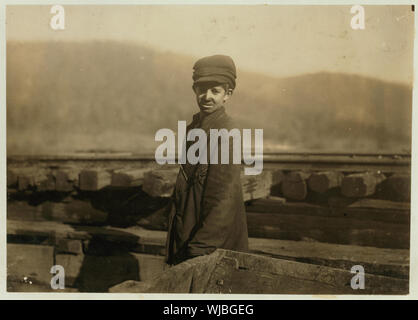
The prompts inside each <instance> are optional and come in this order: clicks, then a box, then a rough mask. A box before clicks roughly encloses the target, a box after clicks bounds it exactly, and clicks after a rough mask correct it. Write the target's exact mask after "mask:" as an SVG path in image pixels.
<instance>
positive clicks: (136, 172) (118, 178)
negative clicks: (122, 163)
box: [112, 168, 151, 187]
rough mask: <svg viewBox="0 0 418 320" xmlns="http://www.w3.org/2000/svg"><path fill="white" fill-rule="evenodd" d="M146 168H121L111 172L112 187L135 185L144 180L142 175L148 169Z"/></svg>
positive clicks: (139, 184) (140, 183)
mask: <svg viewBox="0 0 418 320" xmlns="http://www.w3.org/2000/svg"><path fill="white" fill-rule="evenodd" d="M150 170H151V169H148V168H141V169H121V170H117V171H114V172H113V173H112V186H113V187H136V186H141V185H142V183H143V182H144V175H145V173H146V172H148V171H150Z"/></svg>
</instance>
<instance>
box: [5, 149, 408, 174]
mask: <svg viewBox="0 0 418 320" xmlns="http://www.w3.org/2000/svg"><path fill="white" fill-rule="evenodd" d="M7 162H8V164H10V165H12V166H20V165H22V164H25V165H31V164H32V165H36V164H42V165H43V166H52V167H53V166H62V165H63V164H64V163H68V164H74V165H86V164H89V165H91V166H93V165H94V164H97V165H99V166H104V167H107V166H115V165H116V166H124V164H126V165H133V163H135V164H138V165H141V166H148V165H156V166H158V165H157V164H156V162H155V158H154V155H150V154H147V155H133V154H130V153H75V154H65V155H40V156H25V155H16V156H9V157H8V158H7ZM263 164H264V169H280V170H307V171H326V170H331V171H341V172H364V171H373V172H377V171H380V172H381V173H405V174H410V172H411V155H410V154H388V153H386V154H348V153H347V154H343V153H265V154H264V155H263Z"/></svg>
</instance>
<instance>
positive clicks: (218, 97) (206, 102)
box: [193, 82, 232, 114]
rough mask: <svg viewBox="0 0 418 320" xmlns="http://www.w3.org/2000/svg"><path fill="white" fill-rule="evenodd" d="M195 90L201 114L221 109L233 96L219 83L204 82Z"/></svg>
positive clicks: (197, 85) (194, 88)
mask: <svg viewBox="0 0 418 320" xmlns="http://www.w3.org/2000/svg"><path fill="white" fill-rule="evenodd" d="M193 90H194V92H195V94H196V101H197V104H198V106H199V109H200V111H201V112H203V113H205V114H209V113H212V112H215V111H216V110H218V109H219V108H221V107H222V106H223V105H224V104H225V102H226V101H227V100H228V99H229V97H230V96H231V94H232V90H230V89H229V90H227V91H226V90H225V89H224V87H223V86H222V85H220V84H219V83H217V82H202V83H198V84H195V85H194V86H193Z"/></svg>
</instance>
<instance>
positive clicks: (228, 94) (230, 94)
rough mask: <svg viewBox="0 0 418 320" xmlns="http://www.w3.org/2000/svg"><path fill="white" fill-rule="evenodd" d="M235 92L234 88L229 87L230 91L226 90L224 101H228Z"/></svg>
mask: <svg viewBox="0 0 418 320" xmlns="http://www.w3.org/2000/svg"><path fill="white" fill-rule="evenodd" d="M233 92H234V91H233V90H232V89H228V91H227V92H226V95H225V97H224V102H226V101H227V100H228V99H229V98H230V97H231V96H232V93H233Z"/></svg>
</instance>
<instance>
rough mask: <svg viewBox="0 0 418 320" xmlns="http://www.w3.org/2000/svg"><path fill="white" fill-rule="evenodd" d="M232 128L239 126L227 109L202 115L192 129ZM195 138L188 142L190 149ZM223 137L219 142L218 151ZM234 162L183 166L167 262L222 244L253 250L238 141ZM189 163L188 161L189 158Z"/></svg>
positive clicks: (172, 218)
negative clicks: (242, 185)
mask: <svg viewBox="0 0 418 320" xmlns="http://www.w3.org/2000/svg"><path fill="white" fill-rule="evenodd" d="M193 128H201V129H203V130H204V131H205V132H206V134H207V137H208V144H207V146H208V158H209V157H210V152H209V150H210V144H209V141H210V137H209V129H222V128H225V129H227V130H228V131H229V130H231V129H233V128H235V127H234V124H233V122H232V121H231V118H230V117H229V116H228V115H227V114H226V113H225V109H224V108H221V109H219V110H217V111H215V112H214V113H212V114H209V115H207V116H206V117H205V118H204V119H203V121H202V123H199V116H198V114H196V115H194V117H193V122H192V123H191V124H190V125H189V126H188V127H187V132H188V131H189V130H190V129H193ZM193 143H194V142H188V143H187V145H186V146H187V147H186V148H187V149H188V148H189V147H190V145H191V144H193ZM220 153H221V141H220V139H219V142H218V154H219V155H220ZM229 155H230V162H229V164H220V161H218V163H219V164H210V163H209V160H208V164H199V163H198V164H196V165H192V164H189V163H186V164H184V165H181V168H180V171H179V174H178V176H177V182H176V187H175V190H174V194H173V205H172V207H171V210H170V214H169V224H168V235H167V244H166V258H167V263H169V264H177V263H180V262H182V261H184V260H186V259H189V258H192V257H195V256H199V255H204V254H209V253H211V252H213V251H214V250H216V249H217V248H224V249H231V250H236V251H247V250H248V231H247V217H246V213H245V206H244V201H243V196H242V187H241V181H240V172H241V165H240V164H239V165H237V164H232V155H233V152H232V141H230V143H229ZM186 162H187V161H186Z"/></svg>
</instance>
